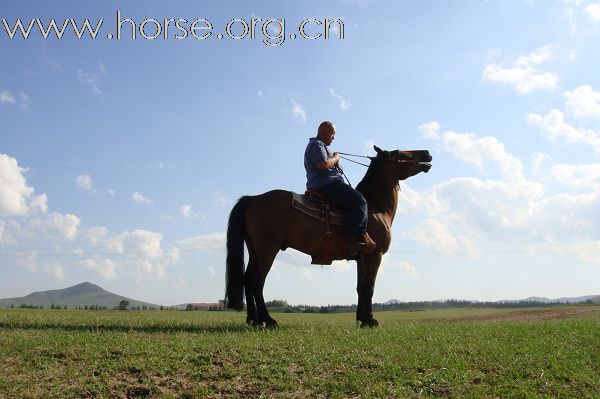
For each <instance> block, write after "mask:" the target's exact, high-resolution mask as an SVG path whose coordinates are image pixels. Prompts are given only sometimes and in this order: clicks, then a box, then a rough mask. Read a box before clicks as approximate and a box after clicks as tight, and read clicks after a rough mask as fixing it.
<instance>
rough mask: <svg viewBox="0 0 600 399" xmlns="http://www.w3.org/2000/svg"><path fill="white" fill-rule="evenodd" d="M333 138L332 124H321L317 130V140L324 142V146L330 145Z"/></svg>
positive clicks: (333, 128) (326, 122) (333, 129)
mask: <svg viewBox="0 0 600 399" xmlns="http://www.w3.org/2000/svg"><path fill="white" fill-rule="evenodd" d="M334 137H335V126H334V125H333V123H331V122H329V121H325V122H322V123H321V124H320V125H319V129H318V130H317V138H318V139H319V140H321V141H322V142H324V143H325V145H330V144H331V143H332V142H333V138H334Z"/></svg>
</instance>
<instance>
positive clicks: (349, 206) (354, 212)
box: [319, 181, 367, 237]
mask: <svg viewBox="0 0 600 399" xmlns="http://www.w3.org/2000/svg"><path fill="white" fill-rule="evenodd" d="M319 192H321V194H323V196H324V197H325V198H327V199H328V200H329V201H331V202H335V203H336V204H338V205H340V206H341V207H342V208H344V209H345V210H346V226H345V228H346V231H348V233H350V234H352V235H355V236H357V237H362V235H363V234H365V232H366V231H367V200H365V197H364V196H363V195H362V194H361V193H359V192H358V191H356V190H355V189H353V188H352V187H350V186H349V185H348V184H346V183H344V182H341V181H339V182H333V183H329V184H328V185H326V186H323V187H321V188H319Z"/></svg>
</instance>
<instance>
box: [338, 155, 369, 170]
mask: <svg viewBox="0 0 600 399" xmlns="http://www.w3.org/2000/svg"><path fill="white" fill-rule="evenodd" d="M338 154H340V158H342V159H345V160H346V161H350V162H354V163H357V164H359V165H362V166H366V167H367V168H368V167H369V165H367V164H364V163H362V162H358V161H355V160H353V159H350V158H346V157H343V156H342V155H348V156H350V157H357V158H369V157H367V156H364V155H356V154H348V153H347V152H338Z"/></svg>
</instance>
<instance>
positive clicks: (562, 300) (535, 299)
mask: <svg viewBox="0 0 600 399" xmlns="http://www.w3.org/2000/svg"><path fill="white" fill-rule="evenodd" d="M598 297H599V296H596V295H586V296H577V297H561V298H544V297H539V296H530V297H529V298H525V299H521V301H524V302H541V303H556V302H558V303H580V302H586V301H587V300H589V299H591V300H592V301H593V299H594V298H598ZM502 302H519V301H502Z"/></svg>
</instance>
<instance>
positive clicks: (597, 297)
mask: <svg viewBox="0 0 600 399" xmlns="http://www.w3.org/2000/svg"><path fill="white" fill-rule="evenodd" d="M453 300H457V299H453ZM588 300H591V301H592V302H593V303H598V304H600V295H586V296H578V297H562V298H554V299H551V298H544V297H539V296H530V297H529V298H525V299H505V300H501V301H495V302H492V303H500V304H502V303H517V302H539V303H557V302H558V303H582V302H587V301H588ZM446 301H448V300H447V299H438V300H435V301H431V302H446ZM458 301H460V299H458ZM472 302H481V301H472ZM401 303H403V302H402V301H399V300H398V299H390V300H388V301H386V302H384V303H383V304H384V305H398V304H401Z"/></svg>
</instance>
